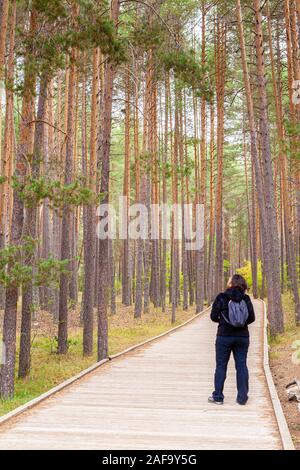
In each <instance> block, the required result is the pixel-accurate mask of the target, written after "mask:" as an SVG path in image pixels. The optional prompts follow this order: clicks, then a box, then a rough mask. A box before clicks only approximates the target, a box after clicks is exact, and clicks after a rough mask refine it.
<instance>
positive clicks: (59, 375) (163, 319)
mask: <svg viewBox="0 0 300 470" xmlns="http://www.w3.org/2000/svg"><path fill="white" fill-rule="evenodd" d="M117 311H118V313H117V314H116V315H114V316H110V317H109V354H111V355H113V354H116V353H118V352H121V351H123V350H124V349H126V348H128V347H130V346H133V345H135V344H137V343H140V342H142V341H144V340H146V339H149V338H151V337H153V336H157V335H159V334H161V333H163V332H165V331H167V330H169V329H170V328H171V326H177V325H179V324H181V323H183V322H184V321H186V320H188V319H189V318H191V317H192V316H193V315H194V310H193V309H190V310H189V311H188V312H183V311H178V312H177V321H176V323H175V325H171V323H170V312H168V313H161V311H158V310H152V311H151V312H150V313H149V314H146V315H143V317H142V318H141V319H134V318H133V312H132V309H131V308H127V309H126V308H124V307H121V306H119V308H118V309H117ZM94 346H95V347H94V351H95V353H94V355H93V356H92V357H89V358H86V357H83V356H82V331H81V329H80V328H78V327H77V328H72V329H71V331H70V335H69V350H68V353H67V354H66V355H64V356H59V355H58V354H56V352H55V350H56V341H55V337H54V335H53V334H51V333H50V332H49V333H48V335H47V334H45V332H43V333H42V334H41V335H39V334H36V336H35V337H34V341H33V344H32V358H31V371H30V375H29V377H28V378H26V379H18V378H16V384H15V397H14V399H12V400H6V401H0V416H1V415H3V414H5V413H8V412H9V411H11V410H13V409H14V408H16V407H18V406H20V405H23V404H24V403H26V402H28V401H29V400H32V399H33V398H35V397H37V396H39V395H41V394H42V393H44V392H46V391H47V390H49V389H50V388H52V387H54V386H55V385H58V384H59V383H61V382H63V381H64V380H67V379H68V378H70V377H72V376H73V375H76V374H78V373H79V372H80V371H82V370H84V369H86V368H87V367H89V366H90V365H92V364H93V363H95V362H96V338H95V341H94Z"/></svg>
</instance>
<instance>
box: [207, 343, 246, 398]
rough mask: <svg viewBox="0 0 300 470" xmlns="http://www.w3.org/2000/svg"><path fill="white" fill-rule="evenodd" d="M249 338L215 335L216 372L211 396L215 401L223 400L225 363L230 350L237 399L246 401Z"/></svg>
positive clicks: (227, 360)
mask: <svg viewBox="0 0 300 470" xmlns="http://www.w3.org/2000/svg"><path fill="white" fill-rule="evenodd" d="M248 349H249V338H248V337H245V336H217V340H216V364H217V365H216V372H215V391H214V393H213V397H214V399H215V400H216V401H223V400H224V395H223V389H224V382H225V379H226V373H227V365H228V362H229V359H230V354H231V351H232V352H233V357H234V361H235V368H236V383H237V390H238V395H237V401H238V402H239V403H242V404H243V403H246V401H247V400H248V391H249V373H248V368H247V354H248Z"/></svg>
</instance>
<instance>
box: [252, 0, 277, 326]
mask: <svg viewBox="0 0 300 470" xmlns="http://www.w3.org/2000/svg"><path fill="white" fill-rule="evenodd" d="M260 7H261V5H260V0H254V2H253V8H254V12H255V20H256V24H255V33H256V37H255V47H256V71H257V83H258V98H259V113H260V134H261V144H262V147H261V153H262V168H263V175H264V193H265V202H266V214H267V217H268V230H270V232H271V233H272V236H271V237H270V241H271V250H272V251H271V259H270V261H271V264H272V275H273V286H272V289H273V292H272V294H273V322H272V324H270V328H271V333H272V334H274V333H275V334H277V333H281V332H283V330H284V325H283V311H282V302H281V291H280V249H279V239H278V230H277V223H276V209H275V207H274V201H275V190H274V179H273V168H272V155H271V146H270V135H269V128H268V101H267V91H266V71H265V64H264V44H263V26H262V14H261V8H260ZM268 288H269V285H268Z"/></svg>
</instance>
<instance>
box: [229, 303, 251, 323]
mask: <svg viewBox="0 0 300 470" xmlns="http://www.w3.org/2000/svg"><path fill="white" fill-rule="evenodd" d="M248 316H249V312H248V307H247V304H246V302H245V301H244V300H241V302H234V301H233V300H230V301H229V304H228V319H227V318H226V317H225V315H223V318H224V320H225V321H226V322H227V323H228V324H229V325H231V326H234V327H235V328H243V327H244V326H245V325H246V323H247V320H248Z"/></svg>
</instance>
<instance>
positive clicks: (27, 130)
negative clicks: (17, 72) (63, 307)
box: [0, 10, 37, 399]
mask: <svg viewBox="0 0 300 470" xmlns="http://www.w3.org/2000/svg"><path fill="white" fill-rule="evenodd" d="M36 27H37V24H36V13H35V10H32V11H31V15H30V34H31V35H34V33H35V31H36ZM29 60H30V54H29V51H28V53H27V55H26V57H25V75H24V85H23V87H24V92H23V102H22V119H21V120H20V125H19V143H18V147H17V152H16V167H15V178H16V179H17V180H18V181H19V182H20V183H22V182H24V181H25V178H26V173H27V155H30V153H31V152H32V134H33V125H32V121H33V116H34V97H33V90H34V84H35V80H36V75H35V71H34V70H32V68H30V67H29V66H28V65H29V64H28V62H29ZM23 221H24V202H23V200H22V198H21V196H20V193H19V190H18V189H17V188H16V189H14V192H13V208H12V224H11V233H10V244H11V245H20V243H21V237H22V229H23ZM13 267H14V266H13V265H9V266H8V275H9V274H10V272H11V270H12V269H13ZM18 295H19V288H18V286H16V285H11V286H9V287H7V289H6V293H5V310H4V321H3V342H4V345H5V348H6V362H5V364H2V365H1V369H0V397H1V398H3V399H7V398H12V397H13V396H14V378H15V361H16V325H17V303H18Z"/></svg>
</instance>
